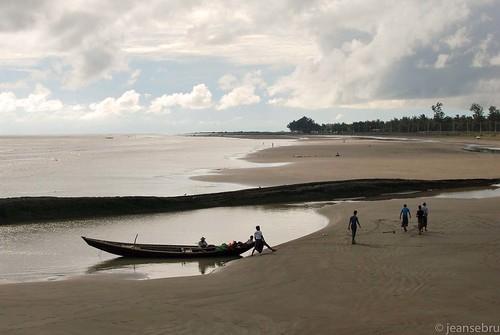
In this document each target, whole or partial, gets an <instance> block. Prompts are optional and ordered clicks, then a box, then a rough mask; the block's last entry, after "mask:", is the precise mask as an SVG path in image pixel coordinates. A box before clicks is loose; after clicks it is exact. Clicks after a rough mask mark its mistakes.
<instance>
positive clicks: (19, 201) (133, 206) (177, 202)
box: [0, 178, 500, 224]
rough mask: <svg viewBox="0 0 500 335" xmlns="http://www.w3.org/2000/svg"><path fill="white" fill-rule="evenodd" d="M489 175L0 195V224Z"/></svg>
mask: <svg viewBox="0 0 500 335" xmlns="http://www.w3.org/2000/svg"><path fill="white" fill-rule="evenodd" d="M499 182H500V178H498V179H497V178H495V179H447V180H404V179H362V180H348V181H333V182H317V183H305V184H294V185H283V186H275V187H266V188H260V187H259V188H253V189H244V190H238V191H232V192H220V193H210V194H200V195H192V196H178V197H75V198H65V197H63V198H58V197H22V198H6V199H0V224H14V223H19V222H35V221H50V220H68V219H82V218H91V217H94V218H95V217H105V216H118V215H131V214H147V213H162V212H174V211H182V210H192V209H201V208H213V207H223V206H226V207H227V206H248V205H267V204H282V203H293V202H307V201H328V200H339V199H347V198H359V197H370V196H379V195H383V194H387V193H394V192H405V191H428V190H442V189H452V188H464V187H484V186H490V185H491V184H495V183H499Z"/></svg>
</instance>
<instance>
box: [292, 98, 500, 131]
mask: <svg viewBox="0 0 500 335" xmlns="http://www.w3.org/2000/svg"><path fill="white" fill-rule="evenodd" d="M431 110H432V112H433V117H432V118H429V117H427V116H426V115H425V114H421V115H419V116H412V117H408V116H403V117H402V118H400V119H398V118H394V119H392V120H389V121H381V120H378V119H377V120H371V121H356V122H352V123H345V122H342V123H327V124H324V123H323V124H321V125H320V124H318V123H316V122H315V121H314V120H313V119H311V118H308V117H306V116H304V117H302V118H300V119H298V120H294V121H292V122H290V123H289V124H288V125H287V128H288V129H290V131H292V132H298V133H306V134H311V133H321V134H341V133H367V132H382V133H393V132H394V133H405V132H407V133H415V132H416V133H418V132H452V133H454V132H456V133H458V132H460V133H470V132H474V133H475V132H479V133H482V132H484V131H488V132H495V133H496V132H497V131H500V110H499V109H498V108H497V107H496V106H490V107H489V108H488V114H486V113H485V111H484V110H483V107H482V106H481V105H480V104H477V103H473V104H472V105H471V106H470V109H469V110H470V111H471V112H472V115H459V114H456V115H455V116H449V115H446V114H445V113H444V111H443V104H442V103H441V102H437V103H436V104H435V105H432V106H431Z"/></svg>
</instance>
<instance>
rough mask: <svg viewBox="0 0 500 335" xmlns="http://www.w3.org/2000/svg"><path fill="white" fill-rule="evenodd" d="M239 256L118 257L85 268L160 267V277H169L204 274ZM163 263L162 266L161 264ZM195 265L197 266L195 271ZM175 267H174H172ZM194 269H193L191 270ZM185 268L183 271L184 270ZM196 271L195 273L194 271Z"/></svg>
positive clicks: (96, 270)
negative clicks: (161, 273) (193, 257)
mask: <svg viewBox="0 0 500 335" xmlns="http://www.w3.org/2000/svg"><path fill="white" fill-rule="evenodd" d="M239 258H241V257H229V258H228V257H224V258H220V257H219V258H200V259H165V258H158V259H156V258H129V257H118V258H113V259H110V260H106V261H103V262H100V263H97V264H95V265H92V266H90V267H89V268H88V269H87V274H95V273H100V272H122V271H131V272H134V273H135V272H136V271H137V272H145V273H148V272H149V269H153V268H155V269H156V270H155V271H156V272H158V270H157V269H158V267H162V268H163V270H164V271H161V272H165V273H164V275H161V276H160V277H171V275H170V274H169V272H175V273H179V271H180V272H182V274H184V275H195V274H202V275H203V274H205V273H208V272H210V271H211V270H213V269H215V268H218V267H221V266H224V265H225V264H226V263H227V262H229V261H232V260H235V259H239ZM162 265H163V266H162ZM196 265H197V266H198V267H197V269H198V271H196ZM173 268H175V269H173ZM193 269H194V270H193ZM184 270H185V271H184ZM196 272H197V273H196Z"/></svg>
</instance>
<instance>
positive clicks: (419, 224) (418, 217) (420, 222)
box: [417, 205, 424, 235]
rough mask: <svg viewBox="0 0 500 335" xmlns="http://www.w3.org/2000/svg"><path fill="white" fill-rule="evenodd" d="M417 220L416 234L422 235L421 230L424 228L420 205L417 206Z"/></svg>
mask: <svg viewBox="0 0 500 335" xmlns="http://www.w3.org/2000/svg"><path fill="white" fill-rule="evenodd" d="M417 220H418V234H419V235H422V229H423V228H424V211H423V210H422V206H420V205H418V210H417Z"/></svg>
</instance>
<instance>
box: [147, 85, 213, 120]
mask: <svg viewBox="0 0 500 335" xmlns="http://www.w3.org/2000/svg"><path fill="white" fill-rule="evenodd" d="M175 106H178V107H181V108H186V109H204V108H209V107H211V106H212V93H211V92H210V90H209V89H208V87H207V86H206V85H205V84H198V85H196V86H194V87H193V89H192V91H191V92H190V93H174V94H164V95H162V96H161V97H158V98H156V99H154V100H153V101H152V102H151V105H150V107H149V111H150V112H152V113H161V112H165V111H168V110H169V108H171V107H175Z"/></svg>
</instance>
